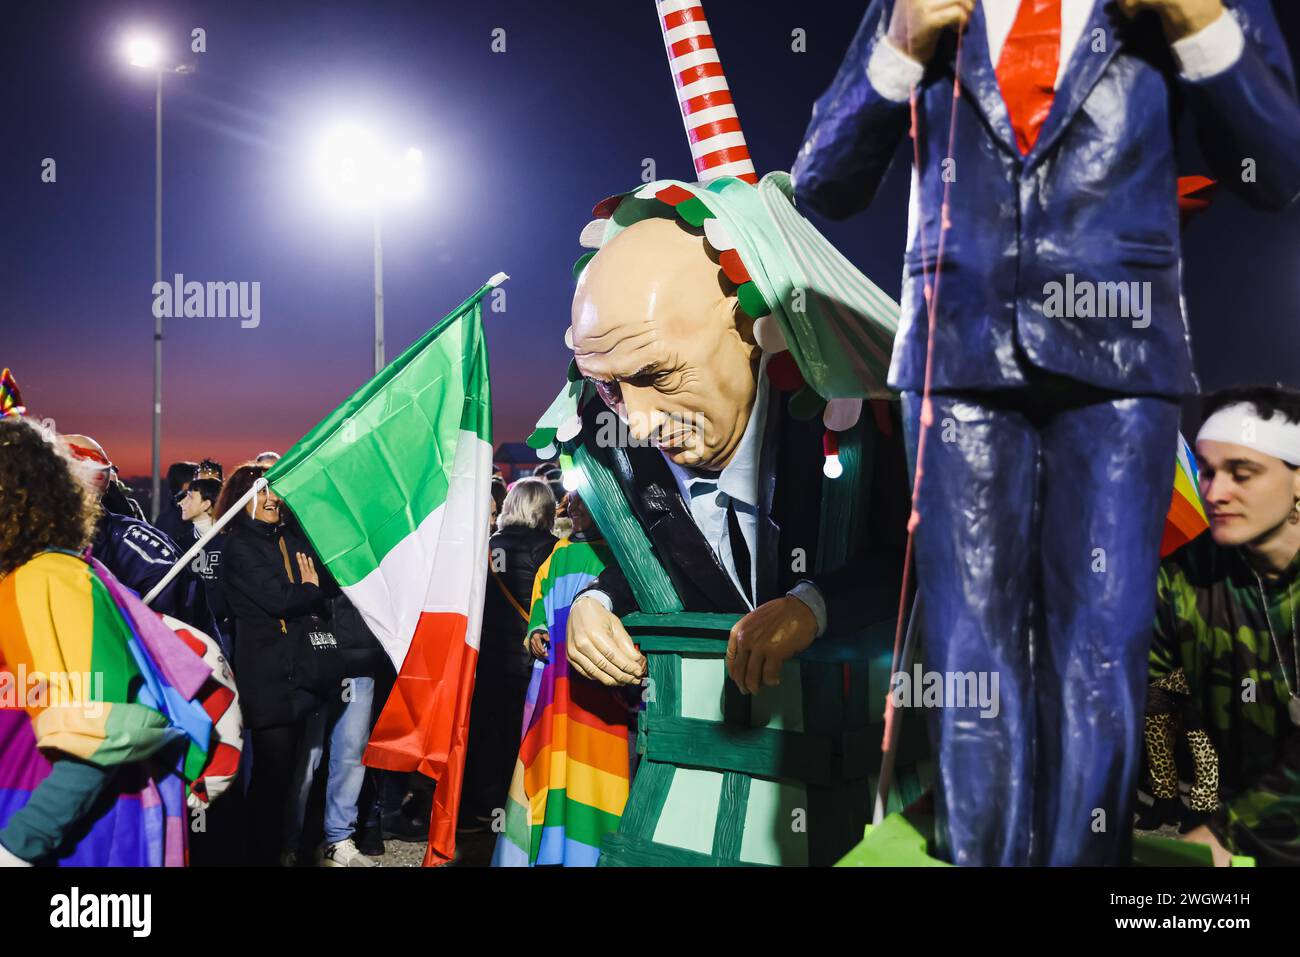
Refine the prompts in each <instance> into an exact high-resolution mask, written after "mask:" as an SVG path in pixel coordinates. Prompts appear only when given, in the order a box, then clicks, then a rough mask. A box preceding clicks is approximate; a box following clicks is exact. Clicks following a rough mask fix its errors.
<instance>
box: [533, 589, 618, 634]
mask: <svg viewBox="0 0 1300 957" xmlns="http://www.w3.org/2000/svg"><path fill="white" fill-rule="evenodd" d="M584 598H591V599H594V600H595V601H598V602H600V604H601V605H602V606H603V607H604V609H605V610H606V611H607V612H609V613H610V614H613V613H614V600H613V599H612V598H610V597H609V596H608V595H606V594H605V593H604V592H603V591H596V590H595V589H592V590H591V591H584V592H583V593H582V594H581V595H579V596H578V597H577V598H575V599H574V600H573V603H574V604H575V605H576V604H577V603H578V602H580V601H582V599H584ZM534 630H535V629H534Z"/></svg>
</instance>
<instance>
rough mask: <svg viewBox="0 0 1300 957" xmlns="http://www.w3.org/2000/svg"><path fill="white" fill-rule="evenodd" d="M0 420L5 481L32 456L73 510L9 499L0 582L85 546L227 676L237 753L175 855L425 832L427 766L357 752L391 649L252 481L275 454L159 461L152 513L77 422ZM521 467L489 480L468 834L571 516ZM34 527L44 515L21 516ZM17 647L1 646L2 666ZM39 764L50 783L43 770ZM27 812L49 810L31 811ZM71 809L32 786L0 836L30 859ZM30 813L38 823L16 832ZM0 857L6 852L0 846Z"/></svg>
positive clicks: (547, 481) (373, 842) (77, 808)
mask: <svg viewBox="0 0 1300 957" xmlns="http://www.w3.org/2000/svg"><path fill="white" fill-rule="evenodd" d="M0 426H2V427H3V428H4V430H5V435H6V436H14V435H16V434H21V439H22V441H21V442H16V441H13V440H12V438H6V439H5V441H4V445H3V448H4V451H5V454H6V455H8V456H10V457H13V458H15V461H14V462H10V463H8V464H9V470H8V471H9V472H10V473H11V474H12V475H13V476H14V481H13V482H12V483H11V488H10V489H8V490H6V491H8V492H9V493H10V494H9V497H10V498H11V499H12V498H13V496H14V495H15V492H16V490H15V489H14V488H13V486H18V487H20V488H21V487H22V486H24V485H27V484H30V482H31V481H32V479H31V478H30V474H29V473H30V470H31V468H32V467H33V466H32V465H31V463H24V462H22V461H20V458H21V456H24V455H25V456H26V457H28V458H32V457H35V458H38V459H42V460H43V461H42V462H40V463H39V465H40V467H41V471H42V474H43V475H44V478H43V479H42V483H43V484H44V485H45V486H47V488H46V491H48V492H50V493H51V495H52V496H53V500H54V501H56V502H57V503H58V506H57V507H58V509H60V510H62V511H65V512H66V511H68V510H70V509H71V510H73V511H75V512H76V513H77V515H81V514H82V513H83V512H84V514H85V518H84V521H83V520H81V519H76V518H75V516H74V521H72V522H71V526H70V528H62V526H61V525H60V523H59V522H57V521H55V519H54V517H50V518H49V519H46V518H45V516H44V515H43V514H42V507H41V504H40V503H39V502H37V501H34V499H33V497H32V496H30V495H23V496H21V497H22V500H23V502H24V504H25V508H23V509H19V508H18V507H17V505H16V502H15V501H7V502H6V503H5V522H6V525H7V526H8V527H9V528H10V529H11V534H10V535H9V536H8V537H7V539H6V541H5V542H4V544H3V547H0V556H2V561H0V580H3V578H4V577H5V576H6V575H9V574H10V573H12V572H14V571H16V570H17V569H18V568H19V567H28V565H29V564H30V563H31V562H32V561H33V560H34V559H36V558H39V557H40V556H42V555H45V554H46V553H48V552H50V551H53V550H62V551H64V552H67V553H70V554H75V555H78V556H81V557H82V559H83V560H85V561H97V562H100V563H102V566H103V567H104V568H105V569H106V570H107V572H108V573H109V574H111V575H112V576H113V577H114V578H115V579H116V580H117V581H119V582H120V583H121V584H123V585H125V586H126V588H128V589H130V591H131V592H132V593H134V594H135V595H137V596H141V597H144V596H149V595H150V593H151V592H154V591H157V594H156V595H155V596H153V597H152V598H151V599H150V602H149V604H150V607H151V608H152V609H153V611H156V612H158V613H160V614H162V615H166V616H169V619H170V620H172V621H176V622H183V623H185V624H186V625H188V626H190V627H191V628H192V629H195V630H197V631H200V632H202V633H204V634H205V635H207V636H210V638H211V639H212V640H213V642H214V647H215V648H216V649H219V654H220V656H221V661H222V667H223V668H227V669H229V670H228V671H227V675H229V674H230V673H232V672H233V675H236V676H237V681H233V682H232V687H233V688H237V693H238V699H237V708H238V712H239V714H240V716H242V723H243V731H242V740H241V741H240V742H238V744H240V745H242V754H241V755H239V756H238V759H237V760H238V764H237V772H235V771H233V768H232V776H233V777H234V778H235V780H234V782H233V783H232V785H231V786H229V787H226V788H224V790H223V793H222V795H221V797H222V799H221V800H220V801H215V800H213V801H208V800H206V798H205V800H204V801H202V802H199V803H198V804H197V805H195V808H201V810H202V812H203V813H202V814H201V815H194V814H191V816H190V827H189V828H188V830H189V836H188V851H189V856H188V860H189V863H190V864H191V865H195V866H205V865H239V864H250V865H261V866H308V865H321V866H335V867H370V866H374V865H375V864H376V863H377V862H378V859H379V858H381V857H382V855H383V854H384V853H385V844H384V842H385V840H391V839H399V840H404V841H417V842H418V841H423V840H424V839H425V838H426V837H427V832H428V826H429V816H430V811H431V808H432V803H433V787H434V785H433V782H431V781H428V780H427V779H424V778H422V777H421V776H420V775H415V774H412V775H407V774H399V773H395V772H389V771H381V770H377V769H372V768H367V767H366V766H365V765H364V764H363V763H362V757H363V753H364V751H365V747H366V744H367V741H368V739H369V737H370V732H371V729H372V727H373V725H374V722H375V720H376V718H377V717H378V715H379V712H380V710H381V709H382V706H383V704H384V702H385V701H386V700H387V697H388V694H389V692H390V691H391V689H392V686H393V682H394V679H395V671H394V668H393V665H392V663H391V662H390V661H389V659H388V656H387V655H386V654H385V652H384V651H383V649H382V647H381V646H380V644H379V643H378V641H377V640H376V639H375V637H374V636H373V634H372V633H371V632H370V630H369V628H368V627H367V626H366V624H365V622H364V620H363V619H362V616H361V615H360V614H359V613H358V612H357V610H356V609H355V608H354V607H353V606H352V604H351V603H350V602H349V601H348V599H347V598H346V597H345V596H344V595H343V594H342V592H341V591H340V589H339V587H338V585H337V584H336V583H335V582H334V581H333V580H332V579H331V577H330V575H329V573H328V571H327V570H326V569H325V568H324V566H323V564H322V563H321V561H320V560H319V558H318V557H317V556H316V555H315V553H314V552H313V549H312V546H311V544H310V543H309V542H308V541H307V539H306V537H305V536H304V535H303V533H302V531H301V529H300V528H299V526H298V523H297V522H296V520H295V518H294V516H293V514H292V512H291V511H290V510H289V509H288V507H287V505H285V503H284V502H283V501H282V500H281V499H280V498H279V497H278V496H277V495H276V494H275V492H274V491H273V490H271V489H270V488H269V487H266V486H262V487H259V489H258V490H257V491H256V493H255V494H251V495H250V493H252V492H253V488H254V485H255V484H256V483H257V482H258V479H260V478H262V477H263V476H265V475H266V473H267V472H268V470H269V468H270V467H271V466H272V465H273V464H274V463H275V462H276V461H277V460H278V459H279V455H278V454H277V453H275V452H270V451H267V452H262V453H261V454H259V455H256V456H255V457H253V458H251V459H249V460H248V461H246V462H244V463H242V464H240V465H238V466H237V467H235V468H234V469H233V470H231V471H229V472H227V470H226V469H225V468H224V467H223V466H222V464H221V463H219V462H217V461H215V460H213V459H210V458H205V459H202V460H201V461H197V462H195V461H183V462H177V463H175V464H173V465H172V466H171V467H170V468H169V469H168V470H167V475H166V486H165V494H166V499H165V501H164V503H162V507H161V508H160V509H159V514H158V517H157V520H156V522H152V523H151V522H150V521H148V520H147V519H146V517H145V510H144V508H142V507H141V505H140V502H139V501H138V500H137V498H136V497H134V494H133V492H132V490H131V489H130V488H129V487H128V486H127V485H126V484H125V483H124V482H123V481H122V480H121V478H120V477H119V475H118V472H117V469H116V467H115V466H114V465H113V462H112V459H111V458H110V457H109V454H108V452H107V451H106V450H105V449H104V448H103V447H102V446H101V445H100V444H99V443H98V442H96V441H95V440H94V439H93V438H91V437H89V436H85V435H75V434H69V435H56V434H54V433H52V432H48V431H47V430H45V429H44V428H43V427H41V426H38V425H37V424H35V423H34V422H32V421H31V420H26V419H23V418H20V417H8V418H0ZM3 467H4V466H3V465H0V468H3ZM24 470H27V471H24ZM535 472H536V474H535V475H534V476H530V477H524V478H521V479H519V480H517V481H515V482H514V483H513V484H512V485H511V486H510V487H509V488H507V484H506V482H505V480H504V479H503V478H502V477H501V475H500V474H499V473H498V474H497V475H495V476H494V480H493V483H492V508H491V515H492V519H491V521H492V532H493V534H492V538H491V545H490V549H491V568H490V569H489V574H490V576H491V578H492V582H493V585H492V587H491V588H490V589H489V591H488V595H487V601H486V607H485V611H484V626H483V632H482V649H483V651H482V657H481V660H480V665H479V669H478V681H477V685H476V690H475V696H474V701H473V710H472V714H473V722H472V725H471V730H470V736H471V737H470V748H469V757H468V767H467V770H466V774H465V784H464V790H463V800H462V811H461V816H460V821H461V825H460V826H461V829H462V830H465V831H469V832H473V831H498V830H499V829H500V828H499V826H494V823H495V822H498V821H499V818H500V812H501V809H502V808H503V807H504V806H505V804H506V795H507V791H508V789H509V786H510V781H511V776H512V772H513V770H514V765H515V759H516V756H517V754H518V751H519V743H520V727H521V721H522V720H523V717H524V716H523V710H524V698H525V694H526V691H527V686H528V684H529V681H530V678H531V677H532V676H533V672H534V667H533V666H534V663H535V662H544V661H545V660H546V659H547V654H546V651H545V649H543V648H542V647H541V646H540V645H539V644H538V643H537V641H536V638H537V635H536V634H534V635H533V638H534V641H533V644H532V648H533V649H534V650H533V651H532V652H530V650H529V644H528V642H527V640H526V636H525V625H526V623H527V621H528V618H529V612H528V609H530V608H531V606H532V603H533V587H534V578H535V576H536V573H537V571H538V569H539V568H540V567H541V566H542V565H543V564H544V563H545V562H546V561H547V559H548V558H549V556H550V554H551V552H552V551H553V550H554V549H555V547H556V546H557V544H558V543H559V541H560V539H561V537H562V536H565V535H567V534H568V532H569V530H570V528H571V522H570V520H569V518H568V517H567V516H566V506H567V505H568V504H569V503H570V502H571V501H573V496H567V497H566V496H565V493H564V491H563V489H562V487H561V485H560V474H559V471H558V469H555V468H553V467H552V468H548V467H547V466H546V465H542V466H539V467H538V468H537V469H536V470H535ZM557 499H560V500H562V501H557ZM245 502H246V504H243V505H241V504H240V503H245ZM53 508H54V506H51V510H53ZM235 508H239V511H238V513H237V514H235V515H233V516H229V515H228V513H230V512H231V510H232V509H235ZM223 519H225V522H224V527H222V528H221V529H220V530H219V531H218V532H217V533H216V534H215V535H211V534H210V532H212V529H213V526H214V524H215V523H222V520H223ZM64 524H67V523H66V522H65V523H64ZM32 528H35V529H42V528H44V529H45V532H44V534H42V533H41V532H36V533H35V536H34V537H32V536H30V535H27V534H24V533H23V530H25V529H32ZM196 543H201V545H200V547H199V548H198V549H197V551H195V553H194V554H193V556H192V557H191V558H190V559H189V560H188V561H186V562H185V563H184V565H183V566H182V567H181V568H180V569H179V571H178V573H177V574H176V575H175V576H174V577H173V578H171V580H170V581H168V583H167V584H166V586H165V587H163V588H162V589H161V590H158V589H157V587H156V586H158V585H159V583H160V582H162V581H163V579H164V577H165V576H166V575H167V573H168V572H169V571H171V570H172V568H173V566H175V565H177V563H178V562H180V561H181V559H182V558H183V557H184V556H185V555H186V554H187V553H188V552H189V551H190V550H191V548H192V547H193V546H195V544H196ZM17 657H18V655H17V654H16V653H11V654H8V655H5V656H4V657H0V663H3V664H4V665H5V667H6V668H12V667H13V663H12V662H13V659H16V658H17ZM54 782H55V785H54V786H55V787H56V789H57V786H58V784H59V778H58V777H57V776H56V777H55V778H54ZM38 811H42V812H43V813H44V814H45V815H46V817H45V818H43V819H41V820H40V823H39V825H36V824H35V823H34V820H35V818H36V814H37V812H38ZM85 812H86V809H85V807H84V805H83V804H82V803H80V802H76V801H73V802H71V803H69V804H67V805H66V806H65V807H63V808H62V809H60V810H58V811H56V813H54V814H53V816H52V819H50V815H49V812H48V809H46V808H45V805H44V803H43V802H41V801H36V802H33V804H32V807H31V810H30V811H29V812H28V813H27V814H17V815H14V817H13V818H11V819H10V820H9V821H8V823H7V824H6V825H5V826H4V827H0V848H10V849H12V848H14V847H22V848H24V850H25V852H26V853H28V854H31V855H33V856H32V857H29V858H27V860H28V861H29V862H30V861H32V860H35V861H40V860H43V859H48V858H53V857H57V856H58V855H59V854H60V849H61V848H63V847H64V846H65V845H66V843H67V842H68V841H69V840H71V839H72V835H74V834H75V833H76V830H77V828H78V826H79V824H80V823H81V822H79V821H78V815H79V814H84V813H85ZM33 829H34V830H35V831H37V832H39V834H40V840H35V839H34V838H33V837H32V836H31V834H30V833H28V832H29V831H31V830H33ZM0 856H8V857H11V858H12V857H13V855H12V854H10V853H9V852H8V851H3V850H0Z"/></svg>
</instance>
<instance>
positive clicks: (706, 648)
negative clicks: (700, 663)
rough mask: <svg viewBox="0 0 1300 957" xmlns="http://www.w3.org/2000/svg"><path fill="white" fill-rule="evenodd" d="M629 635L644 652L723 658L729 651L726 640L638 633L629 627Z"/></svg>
mask: <svg viewBox="0 0 1300 957" xmlns="http://www.w3.org/2000/svg"><path fill="white" fill-rule="evenodd" d="M628 635H629V636H630V637H631V638H632V641H633V643H635V644H636V646H637V647H638V648H640V649H641V651H642V653H643V654H647V655H649V654H679V655H708V656H710V657H713V658H723V657H725V656H726V653H727V643H726V641H719V640H718V639H716V638H700V637H689V636H682V635H660V634H652V633H649V632H647V633H643V634H639V635H638V634H637V633H636V632H634V631H632V630H631V629H628Z"/></svg>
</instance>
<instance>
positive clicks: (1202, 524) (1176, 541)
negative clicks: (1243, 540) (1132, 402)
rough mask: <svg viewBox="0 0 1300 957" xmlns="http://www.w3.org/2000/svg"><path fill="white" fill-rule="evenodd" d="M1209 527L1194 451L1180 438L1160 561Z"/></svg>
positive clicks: (1161, 543)
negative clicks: (1171, 497) (1172, 494)
mask: <svg viewBox="0 0 1300 957" xmlns="http://www.w3.org/2000/svg"><path fill="white" fill-rule="evenodd" d="M1209 527H1210V522H1209V519H1207V518H1206V517H1205V506H1204V505H1203V504H1202V503H1201V492H1200V487H1199V485H1198V481H1197V476H1196V458H1195V456H1193V454H1192V447H1191V446H1190V445H1188V444H1187V440H1186V439H1185V438H1183V437H1182V436H1181V435H1180V436H1179V437H1178V462H1177V464H1176V465H1175V466H1174V497H1173V501H1172V502H1170V504H1169V514H1168V515H1167V516H1166V517H1165V533H1164V537H1163V538H1162V539H1161V541H1160V557H1161V558H1164V557H1165V556H1166V555H1168V554H1170V553H1171V552H1174V551H1177V550H1178V549H1180V548H1182V547H1183V546H1184V545H1186V544H1187V543H1188V542H1190V541H1191V540H1192V539H1193V538H1195V537H1196V536H1197V535H1199V534H1201V532H1203V531H1205V530H1206V529H1207V528H1209Z"/></svg>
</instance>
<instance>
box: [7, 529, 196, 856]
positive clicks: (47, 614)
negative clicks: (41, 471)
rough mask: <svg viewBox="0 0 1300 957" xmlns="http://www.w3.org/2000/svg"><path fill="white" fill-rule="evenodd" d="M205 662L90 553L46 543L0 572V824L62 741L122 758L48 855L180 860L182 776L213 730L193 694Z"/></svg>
mask: <svg viewBox="0 0 1300 957" xmlns="http://www.w3.org/2000/svg"><path fill="white" fill-rule="evenodd" d="M211 674H212V672H211V669H210V668H209V667H208V666H207V665H206V664H205V663H204V661H203V659H202V658H201V657H199V656H198V655H197V654H195V653H194V652H193V651H192V650H191V649H190V648H189V647H188V646H187V645H185V644H184V643H183V642H182V641H180V640H179V639H178V638H177V636H176V634H175V633H174V632H173V631H172V630H171V629H170V628H168V627H167V625H166V624H164V623H163V620H162V618H161V617H160V616H159V615H158V614H157V613H155V612H153V611H151V610H150V609H149V608H148V607H146V606H145V605H144V604H143V603H142V602H141V601H140V599H139V598H138V597H136V595H135V594H134V593H133V592H131V591H129V590H128V589H127V588H125V587H124V586H123V585H122V584H121V583H120V582H118V581H117V579H115V578H114V577H113V576H112V574H111V573H109V572H108V570H107V569H105V568H104V567H103V565H100V564H99V563H98V562H95V561H93V560H92V561H91V562H90V563H87V562H86V561H84V560H83V559H82V558H81V557H80V556H78V555H75V554H73V553H71V552H63V551H47V552H43V553H41V554H40V555H38V556H36V557H35V558H33V559H32V560H31V561H29V562H28V563H27V564H25V565H23V566H21V567H20V568H18V569H17V570H15V571H14V572H13V573H11V574H10V575H8V576H7V577H5V578H4V579H3V580H0V828H3V827H4V825H5V824H6V823H7V822H8V820H9V818H10V817H12V816H13V815H14V814H15V813H17V812H18V810H19V809H21V808H22V807H23V805H25V804H26V803H27V799H28V797H29V796H30V795H31V793H32V791H34V790H35V789H36V787H37V786H38V785H39V784H40V783H41V782H42V781H43V780H45V778H46V777H48V776H49V773H50V762H49V760H48V758H46V756H45V753H49V752H61V753H63V754H66V755H69V756H71V757H74V758H77V759H80V760H82V761H87V762H90V763H93V764H97V765H100V766H103V767H121V768H122V770H121V771H120V772H119V773H118V774H117V775H116V776H115V777H114V779H113V782H112V784H111V785H110V788H111V789H112V793H113V795H114V796H115V797H116V800H115V801H114V803H113V804H112V805H111V806H110V807H108V809H107V810H106V811H104V813H103V814H101V815H100V816H99V817H98V818H96V819H95V820H94V821H93V823H91V825H90V827H89V828H88V829H87V830H86V832H85V833H84V835H82V836H81V838H80V839H79V840H78V841H77V842H76V844H75V846H72V847H68V848H65V849H64V850H63V851H62V852H61V853H62V856H61V857H60V858H59V860H57V861H56V862H55V863H58V864H59V865H63V866H108V867H145V866H152V867H157V866H169V867H172V866H183V865H184V863H185V848H186V839H185V834H186V827H185V822H186V809H185V797H186V796H185V781H186V780H192V779H193V778H194V777H196V776H197V775H198V773H199V772H200V771H201V770H202V768H203V766H204V764H205V763H206V761H207V749H208V746H209V742H210V740H211V736H212V722H211V719H209V718H208V716H207V714H206V713H205V712H204V710H203V708H202V707H201V706H200V705H199V704H197V703H196V702H195V700H194V699H195V697H196V695H197V694H198V692H199V689H200V688H201V687H202V686H203V684H204V682H205V681H207V680H208V678H210V677H211ZM43 752H45V753H43Z"/></svg>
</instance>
